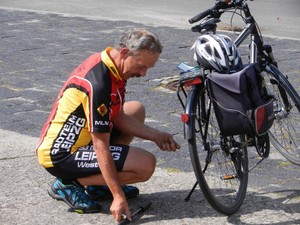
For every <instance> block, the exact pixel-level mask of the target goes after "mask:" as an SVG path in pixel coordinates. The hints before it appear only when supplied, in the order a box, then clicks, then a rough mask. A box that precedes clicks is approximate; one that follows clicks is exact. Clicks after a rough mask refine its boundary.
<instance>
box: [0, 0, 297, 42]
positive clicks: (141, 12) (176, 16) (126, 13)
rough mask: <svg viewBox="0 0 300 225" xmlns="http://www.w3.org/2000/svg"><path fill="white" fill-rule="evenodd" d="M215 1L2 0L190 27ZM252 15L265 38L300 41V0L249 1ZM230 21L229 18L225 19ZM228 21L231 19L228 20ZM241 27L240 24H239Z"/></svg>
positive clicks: (47, 9)
mask: <svg viewBox="0 0 300 225" xmlns="http://www.w3.org/2000/svg"><path fill="white" fill-rule="evenodd" d="M214 2H215V1H214V0H189V1H183V0H164V1H162V0H152V1H140V0H131V1H130V4H127V3H125V2H124V1H123V0H111V1H110V2H109V4H108V3H107V2H106V1H95V0H85V1H84V5H83V2H82V1H81V0H68V1H60V0H52V1H47V0H39V1H35V0H29V1H23V0H1V1H0V7H9V8H17V9H25V10H27V9H29V10H36V11H39V12H41V11H44V12H55V13H62V14H68V15H80V16H84V17H89V18H94V19H103V20H112V21H124V20H126V21H132V22H136V23H143V24H147V25H150V26H168V27H176V28H178V27H181V28H188V27H189V24H188V23H187V20H188V19H189V18H191V17H192V16H194V15H196V14H198V13H199V12H201V11H203V10H205V9H208V8H210V7H211V6H213V4H214ZM248 4H249V5H250V7H251V9H253V10H252V12H253V15H254V16H255V18H256V19H257V21H258V22H259V24H260V26H261V29H262V31H263V32H264V34H266V35H272V36H280V37H287V38H296V39H299V38H300V29H299V28H300V14H299V11H300V1H299V0H285V1H282V0H264V1H258V0H254V1H248ZM226 17H227V18H230V16H229V15H228V16H226ZM228 22H229V20H228ZM238 24H241V23H238Z"/></svg>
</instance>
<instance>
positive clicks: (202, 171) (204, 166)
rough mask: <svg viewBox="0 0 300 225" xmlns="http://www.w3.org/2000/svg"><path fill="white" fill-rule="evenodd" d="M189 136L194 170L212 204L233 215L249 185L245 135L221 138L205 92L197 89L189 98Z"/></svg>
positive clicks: (216, 208)
mask: <svg viewBox="0 0 300 225" xmlns="http://www.w3.org/2000/svg"><path fill="white" fill-rule="evenodd" d="M188 101H190V105H189V108H188V109H187V111H188V113H189V115H192V116H191V118H190V121H189V123H188V128H187V133H188V134H190V135H191V137H190V139H189V140H188V143H189V151H190V155H191V161H192V164H193V169H194V172H195V175H196V177H197V180H198V183H199V185H200V188H201V190H202V192H203V194H204V196H205V198H206V199H207V201H208V202H209V203H210V205H211V206H212V207H213V208H214V209H215V210H217V211H218V212H220V213H223V214H226V215H231V214H233V213H235V212H236V211H238V210H239V208H240V207H241V205H242V203H243V201H244V198H245V195H246V190H247V185H248V156H247V147H246V145H245V144H244V145H243V144H242V143H245V140H244V137H245V136H243V135H241V136H234V137H226V138H224V137H221V135H220V130H219V126H218V124H217V121H216V118H215V114H214V111H213V107H212V104H211V102H210V99H209V97H208V95H207V94H205V91H204V90H203V89H202V90H201V89H199V88H197V87H194V89H193V90H192V94H191V95H190V96H189V98H188Z"/></svg>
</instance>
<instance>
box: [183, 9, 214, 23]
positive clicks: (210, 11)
mask: <svg viewBox="0 0 300 225" xmlns="http://www.w3.org/2000/svg"><path fill="white" fill-rule="evenodd" d="M211 14H212V10H211V9H207V10H205V11H204V12H202V13H199V14H198V15H196V16H194V17H193V18H191V19H189V23H190V24H192V23H196V22H198V21H199V20H201V19H203V18H204V17H206V16H209V15H211Z"/></svg>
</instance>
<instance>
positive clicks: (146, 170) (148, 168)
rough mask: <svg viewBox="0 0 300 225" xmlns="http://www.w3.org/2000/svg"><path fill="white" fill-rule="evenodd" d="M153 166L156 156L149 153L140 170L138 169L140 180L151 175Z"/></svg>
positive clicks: (147, 178)
mask: <svg viewBox="0 0 300 225" xmlns="http://www.w3.org/2000/svg"><path fill="white" fill-rule="evenodd" d="M155 167H156V158H155V156H154V155H153V154H151V153H149V156H148V157H147V160H146V163H145V164H144V166H143V167H142V168H141V171H140V175H141V177H142V178H141V181H142V182H145V181H147V180H149V179H150V178H151V177H152V175H153V173H154V171H155Z"/></svg>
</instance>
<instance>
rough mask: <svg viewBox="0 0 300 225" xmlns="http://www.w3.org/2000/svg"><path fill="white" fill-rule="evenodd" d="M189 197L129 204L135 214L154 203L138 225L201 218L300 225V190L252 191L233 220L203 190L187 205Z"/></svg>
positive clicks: (163, 196) (164, 196) (156, 196)
mask: <svg viewBox="0 0 300 225" xmlns="http://www.w3.org/2000/svg"><path fill="white" fill-rule="evenodd" d="M188 193H189V190H179V191H165V192H157V193H151V194H141V195H140V196H139V197H138V198H137V199H134V200H130V201H129V204H130V206H131V208H132V210H133V211H134V210H136V209H137V208H138V207H140V206H143V205H145V204H146V203H148V202H151V203H152V206H151V208H150V209H148V210H147V211H146V212H145V213H144V216H143V217H142V218H140V219H139V220H138V222H137V224H144V223H148V222H155V223H160V222H163V221H172V220H176V221H177V220H179V221H180V220H181V219H197V218H198V219H199V220H200V219H201V221H207V222H208V223H207V224H209V220H210V219H211V218H214V219H215V218H220V221H221V220H222V221H227V222H226V224H228V223H229V224H245V225H252V224H253V225H254V224H258V223H257V222H258V221H259V223H260V224H262V223H263V224H276V225H287V224H289V225H290V224H300V219H299V214H298V213H300V207H299V203H300V201H299V196H300V190H281V191H276V192H264V193H261V192H260V193H257V192H251V191H248V192H247V195H246V199H245V201H244V203H243V205H242V207H241V208H240V210H239V211H238V212H237V213H235V214H234V215H231V216H226V215H223V214H220V213H218V212H216V211H215V210H214V209H213V208H212V207H211V206H210V205H209V204H208V202H207V201H206V199H205V198H204V196H203V194H202V192H201V191H200V190H196V191H195V193H194V194H193V195H192V197H191V199H190V200H189V201H185V197H186V196H187V195H188ZM296 214H298V217H297V216H296ZM222 224H224V223H222Z"/></svg>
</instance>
